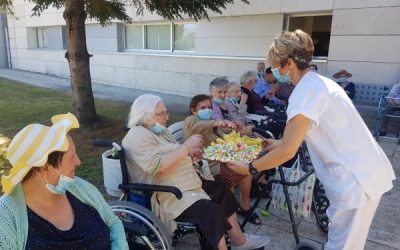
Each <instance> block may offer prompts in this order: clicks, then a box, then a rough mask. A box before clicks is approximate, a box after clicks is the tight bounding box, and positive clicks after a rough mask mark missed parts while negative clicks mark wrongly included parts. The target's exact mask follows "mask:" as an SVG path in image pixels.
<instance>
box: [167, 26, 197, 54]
mask: <svg viewBox="0 0 400 250" xmlns="http://www.w3.org/2000/svg"><path fill="white" fill-rule="evenodd" d="M175 24H194V25H195V28H196V22H190V21H181V22H172V30H173V33H172V35H171V39H172V51H173V52H175V51H176V52H178V53H184V54H192V53H195V51H196V49H194V50H176V49H175V46H174V45H175V28H174V25H175ZM195 33H196V31H195ZM194 47H195V48H196V37H195V40H194Z"/></svg>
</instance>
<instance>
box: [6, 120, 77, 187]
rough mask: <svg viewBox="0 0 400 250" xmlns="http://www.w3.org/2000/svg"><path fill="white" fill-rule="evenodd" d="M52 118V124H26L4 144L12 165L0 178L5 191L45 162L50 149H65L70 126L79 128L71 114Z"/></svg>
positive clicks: (50, 151)
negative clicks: (8, 142) (9, 141)
mask: <svg viewBox="0 0 400 250" xmlns="http://www.w3.org/2000/svg"><path fill="white" fill-rule="evenodd" d="M51 121H52V123H53V126H51V127H48V126H45V125H42V124H29V125H28V126H26V127H24V128H23V129H22V130H21V131H19V132H18V134H17V135H15V136H14V138H13V139H12V141H11V143H10V146H9V147H8V148H7V159H8V160H9V161H10V163H11V165H12V168H11V173H10V174H9V175H8V176H3V177H2V179H1V182H2V186H3V191H4V192H5V193H6V194H8V193H10V192H11V191H12V189H13V188H14V187H15V186H16V185H17V184H18V183H20V182H21V181H22V180H23V179H24V177H25V175H26V174H27V173H28V172H29V170H31V169H32V167H42V166H43V165H45V164H46V162H47V157H48V155H49V154H50V153H52V152H54V151H62V152H65V151H67V150H68V148H69V143H68V139H67V134H68V132H69V131H70V130H71V129H74V128H79V122H78V120H77V119H76V117H75V116H74V115H73V114H71V113H67V114H61V115H55V116H53V117H52V118H51Z"/></svg>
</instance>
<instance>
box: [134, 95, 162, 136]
mask: <svg viewBox="0 0 400 250" xmlns="http://www.w3.org/2000/svg"><path fill="white" fill-rule="evenodd" d="M160 102H162V99H161V97H159V96H156V95H152V94H144V95H141V96H139V97H138V98H136V100H135V101H134V102H133V103H132V106H131V112H130V113H129V118H128V125H127V127H128V128H132V127H134V126H138V125H143V122H144V121H147V120H149V119H151V118H152V117H153V115H154V110H155V108H156V106H157V104H159V103H160Z"/></svg>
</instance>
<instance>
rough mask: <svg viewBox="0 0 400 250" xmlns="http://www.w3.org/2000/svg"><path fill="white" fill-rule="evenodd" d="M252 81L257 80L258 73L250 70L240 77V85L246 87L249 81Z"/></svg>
mask: <svg viewBox="0 0 400 250" xmlns="http://www.w3.org/2000/svg"><path fill="white" fill-rule="evenodd" d="M252 79H257V72H255V71H252V70H249V71H246V72H244V74H243V75H242V76H241V77H240V85H242V86H243V85H245V84H246V83H247V82H248V81H250V80H252Z"/></svg>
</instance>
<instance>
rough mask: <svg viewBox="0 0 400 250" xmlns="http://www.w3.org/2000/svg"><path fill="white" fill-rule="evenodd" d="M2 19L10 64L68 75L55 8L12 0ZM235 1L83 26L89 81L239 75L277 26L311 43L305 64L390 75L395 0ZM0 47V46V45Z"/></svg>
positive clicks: (384, 80) (192, 90)
mask: <svg viewBox="0 0 400 250" xmlns="http://www.w3.org/2000/svg"><path fill="white" fill-rule="evenodd" d="M13 2H14V10H15V13H16V17H17V18H11V17H9V18H8V29H9V44H10V54H11V65H12V68H13V69H20V70H27V71H33V72H40V73H44V74H50V75H56V76H63V77H69V68H68V63H67V61H66V59H65V58H64V53H65V50H66V49H67V46H66V39H67V37H66V36H67V32H66V29H65V21H64V19H63V17H62V11H63V10H62V9H60V10H56V9H49V10H46V11H45V12H44V13H43V14H42V15H41V16H40V17H32V16H31V14H32V12H31V9H32V7H33V5H32V4H31V3H29V2H27V1H26V2H25V1H23V0H14V1H13ZM249 2H250V4H249V5H246V4H243V3H242V2H239V1H236V2H235V4H233V5H230V6H228V8H227V9H226V10H225V11H224V12H223V14H214V13H210V21H208V20H201V21H199V22H194V21H193V20H190V19H185V20H175V21H167V20H163V19H162V18H160V17H159V16H156V15H152V14H151V13H144V15H143V16H139V17H137V16H135V15H134V13H135V10H134V9H133V8H130V9H129V13H130V15H131V16H132V17H133V19H134V22H133V23H132V24H126V23H122V22H113V23H112V24H111V25H109V26H106V27H102V26H101V25H99V24H97V23H96V22H94V21H90V20H89V21H88V22H87V26H86V36H87V45H88V49H89V53H90V54H93V57H92V58H91V76H92V80H93V81H95V82H100V83H105V84H111V85H120V86H127V87H131V88H137V89H142V90H152V91H158V92H164V93H173V94H179V95H184V96H192V95H195V94H198V93H207V92H208V84H209V82H210V81H211V80H212V79H213V78H215V77H216V76H227V77H228V78H229V79H231V80H236V81H238V80H239V77H240V75H241V74H242V73H243V72H244V71H246V70H250V69H253V70H255V68H256V64H257V62H259V61H265V54H266V51H267V48H268V46H269V45H270V44H271V42H272V41H273V39H274V37H275V36H277V35H279V34H280V33H281V32H282V30H294V29H296V28H301V29H303V30H305V31H306V32H308V33H309V34H311V36H312V37H313V40H314V43H315V53H314V58H315V59H314V63H315V64H317V65H318V67H319V72H320V73H321V74H323V75H326V76H328V77H331V76H332V75H333V74H334V73H335V72H337V71H339V70H341V69H346V70H348V71H349V72H351V73H352V74H353V77H352V81H353V82H355V83H370V84H382V85H386V86H390V85H393V84H395V83H397V82H400V25H398V24H399V23H400V14H399V13H400V0H352V1H348V0H324V1H320V0H249ZM0 49H1V48H0Z"/></svg>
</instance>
